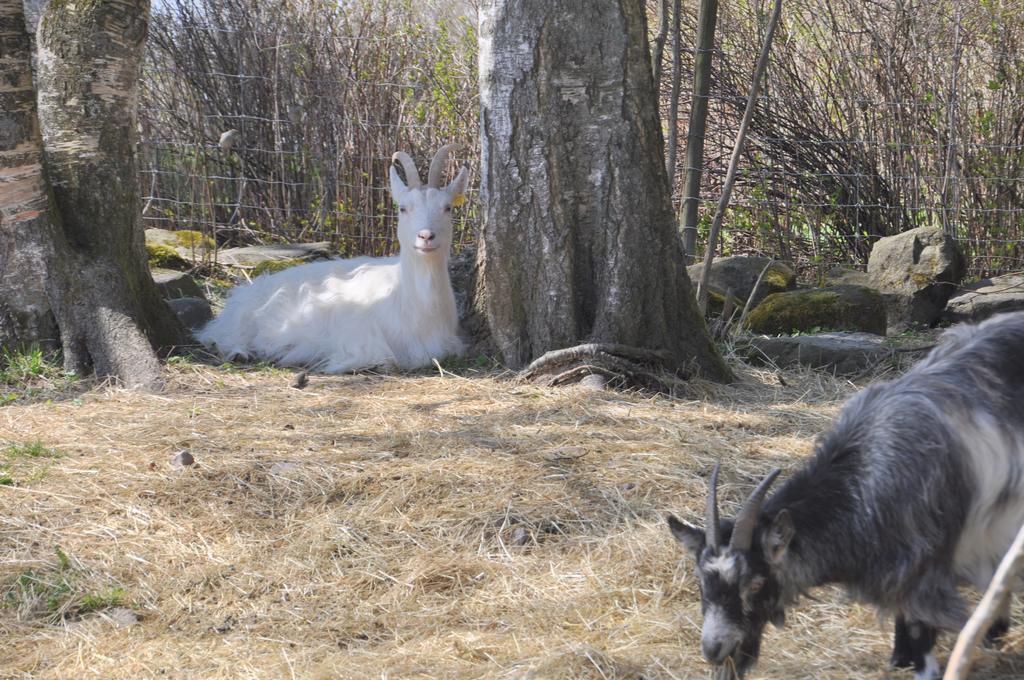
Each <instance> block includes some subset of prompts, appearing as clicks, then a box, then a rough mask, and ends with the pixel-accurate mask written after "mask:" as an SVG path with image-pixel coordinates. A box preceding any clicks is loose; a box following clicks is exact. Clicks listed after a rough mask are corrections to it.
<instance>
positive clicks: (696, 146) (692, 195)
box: [670, 0, 718, 264]
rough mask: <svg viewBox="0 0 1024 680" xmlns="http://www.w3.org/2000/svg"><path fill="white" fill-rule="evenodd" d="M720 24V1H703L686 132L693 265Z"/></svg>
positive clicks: (687, 230) (686, 229) (686, 221)
mask: <svg viewBox="0 0 1024 680" xmlns="http://www.w3.org/2000/svg"><path fill="white" fill-rule="evenodd" d="M717 23H718V0H701V3H700V15H699V16H698V18H697V53H696V54H695V55H694V59H693V102H692V104H691V105H690V122H689V126H688V128H687V132H686V179H685V181H684V185H683V204H682V220H681V223H682V229H683V248H684V249H685V251H686V264H690V263H692V262H693V258H694V254H695V252H696V249H697V209H698V208H699V207H700V203H699V201H700V179H701V173H702V172H703V169H704V138H705V137H706V136H707V123H708V105H709V103H710V99H709V95H710V94H711V62H712V61H713V57H714V50H715V25H716V24H717ZM670 177H671V175H670Z"/></svg>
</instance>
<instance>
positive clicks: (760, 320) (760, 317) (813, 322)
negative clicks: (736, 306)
mask: <svg viewBox="0 0 1024 680" xmlns="http://www.w3.org/2000/svg"><path fill="white" fill-rule="evenodd" d="M745 325H746V328H747V329H748V330H751V331H753V332H754V333H763V334H765V335H786V334H790V333H797V332H799V333H807V332H813V331H816V330H824V329H828V330H841V331H863V332H866V333H875V334H877V335H885V328H886V316H885V301H884V300H883V298H882V295H881V294H880V293H879V292H878V291H876V290H873V289H871V288H868V287H867V286H855V285H841V286H829V287H827V288H809V289H806V290H794V291H788V292H785V293H775V294H773V295H769V296H768V297H766V298H765V299H764V301H763V302H762V303H761V304H760V305H758V306H757V307H756V308H755V309H754V310H753V311H752V312H750V315H749V316H748V317H747V320H746V323H745Z"/></svg>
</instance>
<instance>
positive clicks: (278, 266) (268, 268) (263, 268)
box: [251, 258, 306, 278]
mask: <svg viewBox="0 0 1024 680" xmlns="http://www.w3.org/2000/svg"><path fill="white" fill-rule="evenodd" d="M305 263H306V261H305V260H300V259H294V258H293V259H288V260H264V261H263V262H259V263H257V264H256V266H255V267H253V268H252V272H251V276H252V277H253V278H256V277H257V276H262V275H264V274H274V273H276V272H279V271H282V270H284V269H291V268H292V267H295V266H297V265H300V264H305Z"/></svg>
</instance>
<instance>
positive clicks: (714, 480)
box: [704, 462, 722, 552]
mask: <svg viewBox="0 0 1024 680" xmlns="http://www.w3.org/2000/svg"><path fill="white" fill-rule="evenodd" d="M721 465H722V464H721V462H718V463H715V469H714V470H712V471H711V486H710V487H709V488H708V507H707V509H706V510H705V511H704V533H705V535H706V536H707V538H708V545H709V546H711V549H712V550H714V551H715V552H718V548H719V547H720V546H721V544H722V537H721V536H719V527H718V468H719V467H721Z"/></svg>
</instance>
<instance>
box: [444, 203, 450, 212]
mask: <svg viewBox="0 0 1024 680" xmlns="http://www.w3.org/2000/svg"><path fill="white" fill-rule="evenodd" d="M444 211H445V212H451V211H452V207H451V206H450V205H446V206H445V207H444Z"/></svg>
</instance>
